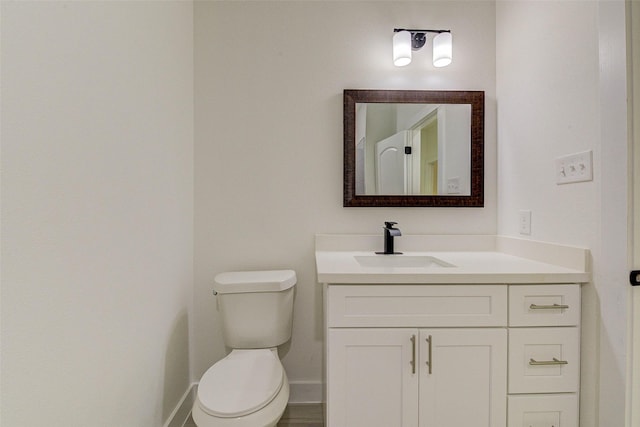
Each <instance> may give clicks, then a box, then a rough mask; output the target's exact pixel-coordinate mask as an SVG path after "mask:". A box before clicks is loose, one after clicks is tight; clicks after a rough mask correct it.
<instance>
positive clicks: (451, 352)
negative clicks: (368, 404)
mask: <svg viewBox="0 0 640 427" xmlns="http://www.w3.org/2000/svg"><path fill="white" fill-rule="evenodd" d="M418 372H419V375H420V402H419V404H420V409H419V418H420V424H419V425H420V427H462V426H473V427H505V426H506V414H507V397H506V395H507V331H506V330H505V329H421V330H420V369H419V370H418ZM389 425H391V424H389Z"/></svg>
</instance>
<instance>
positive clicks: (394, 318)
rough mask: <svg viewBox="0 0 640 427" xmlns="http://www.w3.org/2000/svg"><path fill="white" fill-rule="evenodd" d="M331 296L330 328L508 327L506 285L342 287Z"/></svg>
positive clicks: (334, 290)
mask: <svg viewBox="0 0 640 427" xmlns="http://www.w3.org/2000/svg"><path fill="white" fill-rule="evenodd" d="M327 292H328V295H327V322H328V326H329V327H330V328H331V327H333V328H335V327H377V326H391V327H425V326H426V327H437V326H506V324H507V287H506V286H503V285H341V286H329V287H328V291H327Z"/></svg>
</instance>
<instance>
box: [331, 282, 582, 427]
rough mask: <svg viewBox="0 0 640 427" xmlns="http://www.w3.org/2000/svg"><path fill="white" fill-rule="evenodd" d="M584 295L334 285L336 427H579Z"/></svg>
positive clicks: (564, 290)
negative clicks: (580, 329) (582, 298)
mask: <svg viewBox="0 0 640 427" xmlns="http://www.w3.org/2000/svg"><path fill="white" fill-rule="evenodd" d="M579 292H580V288H579V285H513V286H510V285H484V284H483V285H430V284H429V285H426V284H424V285H423V284H410V285H400V284H397V285H385V284H383V285H333V284H330V285H325V307H326V322H327V324H326V326H327V331H326V333H327V335H326V336H327V358H326V362H327V366H326V369H327V390H326V399H327V400H326V404H327V408H326V410H327V416H326V420H327V426H328V427H360V426H362V427H365V426H366V427H376V426H378V427H390V426H393V427H459V426H473V427H507V426H508V427H520V426H522V427H554V426H555V427H559V426H562V427H565V426H569V427H577V425H578V424H577V414H578V412H577V407H578V403H577V402H578V396H577V393H578V388H579V359H580V355H579V320H580V311H579V307H580V294H579Z"/></svg>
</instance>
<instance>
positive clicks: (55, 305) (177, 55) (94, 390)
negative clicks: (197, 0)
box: [0, 1, 193, 427]
mask: <svg viewBox="0 0 640 427" xmlns="http://www.w3.org/2000/svg"><path fill="white" fill-rule="evenodd" d="M1 25H2V33H1V36H2V70H1V71H2V92H1V102H2V134H1V136H2V369H1V370H2V410H1V414H2V415H1V417H2V418H1V421H0V424H2V425H3V426H7V427H10V426H25V427H26V426H64V427H68V426H78V427H86V426H92V427H97V426H105V427H114V426H122V427H126V426H159V425H161V424H162V423H163V422H164V421H165V420H166V419H167V418H168V416H169V415H170V413H171V411H172V410H173V409H174V408H175V406H176V404H177V403H178V400H179V399H180V398H181V397H182V395H183V393H184V392H185V391H186V389H187V387H188V385H189V382H190V376H189V368H188V365H189V354H188V322H189V321H190V320H189V319H188V313H189V310H190V304H191V299H192V286H193V285H192V282H193V277H192V276H193V266H192V265H193V264H192V263H193V256H192V252H193V159H192V155H193V5H192V3H190V2H111V1H104V2H96V1H92V2H76V1H69V2H62V1H55V2H48V1H43V2H9V1H3V2H2V21H1Z"/></svg>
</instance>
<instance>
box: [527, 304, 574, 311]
mask: <svg viewBox="0 0 640 427" xmlns="http://www.w3.org/2000/svg"><path fill="white" fill-rule="evenodd" d="M529 308H530V309H531V310H558V309H565V308H569V306H568V305H567V304H552V305H538V304H531V305H530V306H529Z"/></svg>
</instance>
